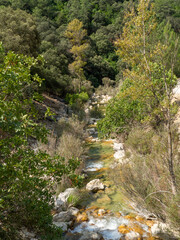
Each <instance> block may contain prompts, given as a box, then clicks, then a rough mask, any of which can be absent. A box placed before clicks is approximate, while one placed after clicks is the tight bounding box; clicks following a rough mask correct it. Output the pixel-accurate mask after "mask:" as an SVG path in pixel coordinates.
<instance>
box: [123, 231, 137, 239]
mask: <svg viewBox="0 0 180 240" xmlns="http://www.w3.org/2000/svg"><path fill="white" fill-rule="evenodd" d="M140 237H141V236H140V234H139V233H137V232H130V233H127V234H126V236H125V239H126V240H137V239H138V238H140Z"/></svg>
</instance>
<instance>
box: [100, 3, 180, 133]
mask: <svg viewBox="0 0 180 240" xmlns="http://www.w3.org/2000/svg"><path fill="white" fill-rule="evenodd" d="M125 19H126V23H125V25H124V28H123V33H122V35H121V38H119V39H117V40H116V42H115V44H116V46H117V54H118V55H119V56H120V57H122V58H123V59H122V60H123V62H124V63H125V64H126V65H127V68H126V69H124V71H123V76H124V79H125V80H124V82H123V84H122V85H121V89H120V93H119V94H118V95H117V97H115V98H114V100H113V101H112V102H111V103H109V105H108V107H107V111H106V116H105V118H104V119H103V120H101V121H100V122H99V124H98V127H99V130H100V132H101V134H102V135H103V134H104V135H109V134H110V133H111V132H113V133H116V134H117V133H121V132H127V131H129V130H130V128H131V127H132V126H133V124H135V123H136V122H141V123H142V122H146V123H147V122H148V123H150V124H151V125H153V126H154V127H157V126H158V125H159V124H160V123H162V122H164V121H165V119H167V114H168V111H170V112H171V114H172V116H173V114H174V113H175V111H174V106H173V105H171V103H170V102H171V98H172V89H173V87H174V86H175V85H176V83H177V78H176V76H175V75H174V74H173V67H172V66H174V64H175V59H176V55H177V44H178V40H175V41H174V43H175V42H176V43H175V44H172V45H171V44H170V43H169V41H168V40H167V39H168V37H167V36H164V37H163V40H162V39H161V41H160V40H159V39H156V33H155V30H156V27H157V24H156V21H155V17H154V12H153V11H152V8H151V7H149V1H147V2H145V1H139V5H138V7H137V13H136V11H135V9H134V8H132V9H131V11H130V12H127V14H126V16H125ZM134 26H136V27H134ZM167 32H168V33H167ZM166 34H167V35H168V36H173V33H172V32H171V31H166ZM155 40H156V41H157V43H156V44H155V42H154V41H155ZM170 49H171V50H170ZM169 57H170V59H171V60H170V59H169ZM168 59H169V60H168ZM168 62H171V66H169V65H168V64H167V63H168Z"/></svg>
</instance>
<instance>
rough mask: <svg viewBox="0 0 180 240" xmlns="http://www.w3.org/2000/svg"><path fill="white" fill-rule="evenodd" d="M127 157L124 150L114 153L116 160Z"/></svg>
mask: <svg viewBox="0 0 180 240" xmlns="http://www.w3.org/2000/svg"><path fill="white" fill-rule="evenodd" d="M123 157H125V151H124V150H119V151H117V152H115V153H114V158H115V159H120V158H123Z"/></svg>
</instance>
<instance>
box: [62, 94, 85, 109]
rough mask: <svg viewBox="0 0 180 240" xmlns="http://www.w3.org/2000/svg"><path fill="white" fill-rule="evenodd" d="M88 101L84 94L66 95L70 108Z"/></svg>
mask: <svg viewBox="0 0 180 240" xmlns="http://www.w3.org/2000/svg"><path fill="white" fill-rule="evenodd" d="M88 99H89V96H88V94H87V93H86V92H81V93H74V94H70V93H67V95H66V101H67V102H68V103H69V105H70V106H72V105H73V104H78V103H79V104H83V103H85V102H87V101H88Z"/></svg>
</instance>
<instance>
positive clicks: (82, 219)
mask: <svg viewBox="0 0 180 240" xmlns="http://www.w3.org/2000/svg"><path fill="white" fill-rule="evenodd" d="M76 221H77V222H85V221H88V215H87V213H86V212H82V213H79V214H78V215H77V218H76Z"/></svg>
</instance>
